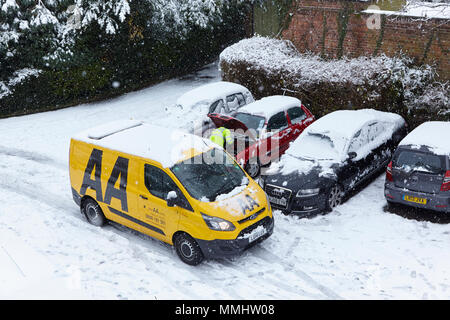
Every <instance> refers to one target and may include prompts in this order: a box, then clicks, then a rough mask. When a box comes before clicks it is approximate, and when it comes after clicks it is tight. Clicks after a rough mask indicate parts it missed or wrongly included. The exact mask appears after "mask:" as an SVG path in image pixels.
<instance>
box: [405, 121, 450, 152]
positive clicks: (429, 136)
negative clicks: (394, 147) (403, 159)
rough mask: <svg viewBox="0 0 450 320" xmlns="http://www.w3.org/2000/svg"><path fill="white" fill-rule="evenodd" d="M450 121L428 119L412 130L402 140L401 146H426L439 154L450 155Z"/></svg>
mask: <svg viewBox="0 0 450 320" xmlns="http://www.w3.org/2000/svg"><path fill="white" fill-rule="evenodd" d="M449 137H450V122H446V121H428V122H424V123H422V124H421V125H420V126H418V127H417V128H415V129H414V130H413V131H411V132H410V133H409V134H408V135H407V136H406V137H405V138H403V140H402V141H400V144H399V145H401V146H407V145H409V146H412V147H415V148H420V147H421V146H426V147H428V148H429V149H430V151H432V152H434V153H436V154H439V155H450V139H449Z"/></svg>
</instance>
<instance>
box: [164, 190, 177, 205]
mask: <svg viewBox="0 0 450 320" xmlns="http://www.w3.org/2000/svg"><path fill="white" fill-rule="evenodd" d="M166 201H167V206H168V207H175V206H176V205H177V203H178V196H177V193H176V192H175V191H169V193H168V194H167V197H166Z"/></svg>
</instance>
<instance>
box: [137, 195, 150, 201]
mask: <svg viewBox="0 0 450 320" xmlns="http://www.w3.org/2000/svg"><path fill="white" fill-rule="evenodd" d="M139 197H141V199H144V200H148V198H147V197H146V196H143V195H142V194H141V195H139Z"/></svg>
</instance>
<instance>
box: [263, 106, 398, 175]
mask: <svg viewBox="0 0 450 320" xmlns="http://www.w3.org/2000/svg"><path fill="white" fill-rule="evenodd" d="M404 125H405V121H404V120H403V118H402V117H401V116H399V115H397V114H394V113H389V112H381V111H377V110H373V109H361V110H340V111H335V112H332V113H329V114H327V115H325V116H323V117H322V118H319V119H318V120H316V121H315V122H313V123H312V124H311V125H310V126H309V127H307V128H306V129H305V130H304V131H303V133H302V134H301V135H300V136H299V137H298V138H297V140H295V141H294V142H292V143H291V145H290V147H289V149H288V150H287V151H286V154H285V155H283V156H282V157H281V159H280V163H279V164H275V165H273V166H271V168H270V169H269V171H268V173H269V174H270V173H272V172H273V173H275V172H281V173H282V174H290V173H292V172H294V171H298V172H300V173H306V172H309V171H310V170H311V169H312V168H314V167H316V166H320V167H322V169H321V172H322V174H323V175H326V174H329V173H330V174H331V173H332V170H331V169H330V168H331V166H332V165H333V164H335V163H341V162H343V161H345V160H346V159H347V157H348V152H356V157H355V158H354V159H355V160H359V159H363V158H365V157H366V156H367V155H368V154H369V153H370V152H371V150H373V149H375V148H377V147H379V146H380V145H382V144H383V143H385V142H386V141H387V140H389V139H390V138H391V137H392V135H393V133H394V132H395V131H396V130H397V129H399V128H400V127H401V126H404Z"/></svg>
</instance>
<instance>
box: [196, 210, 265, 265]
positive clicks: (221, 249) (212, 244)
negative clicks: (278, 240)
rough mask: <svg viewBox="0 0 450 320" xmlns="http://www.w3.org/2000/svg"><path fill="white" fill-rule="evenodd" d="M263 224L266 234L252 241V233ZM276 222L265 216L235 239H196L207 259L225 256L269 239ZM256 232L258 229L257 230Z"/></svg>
mask: <svg viewBox="0 0 450 320" xmlns="http://www.w3.org/2000/svg"><path fill="white" fill-rule="evenodd" d="M259 226H262V227H263V228H264V229H265V231H266V232H265V234H263V235H261V236H260V237H259V238H257V239H254V240H253V241H250V238H251V237H250V235H251V234H252V232H253V231H255V229H257V228H258V227H259ZM273 227H274V222H273V218H270V217H265V218H263V219H261V220H260V221H258V222H256V223H254V224H252V225H251V226H249V227H247V228H245V229H244V230H242V231H241V232H240V233H239V235H238V237H237V238H236V239H233V240H221V239H216V240H201V239H195V240H196V241H197V243H198V245H199V246H200V248H201V249H202V252H203V255H204V256H205V258H207V259H215V258H224V257H231V256H235V255H239V254H240V253H242V252H243V251H244V250H246V249H248V248H250V247H252V246H254V245H255V244H257V243H260V242H261V241H263V240H265V239H267V238H268V237H270V235H271V234H272V233H273ZM255 232H256V231H255Z"/></svg>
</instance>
